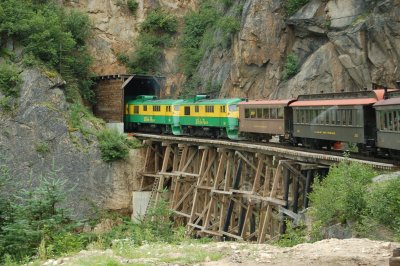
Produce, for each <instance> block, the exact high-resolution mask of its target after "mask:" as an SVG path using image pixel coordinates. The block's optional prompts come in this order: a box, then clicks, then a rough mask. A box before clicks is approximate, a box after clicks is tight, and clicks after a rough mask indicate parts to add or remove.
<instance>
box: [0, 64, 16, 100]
mask: <svg viewBox="0 0 400 266" xmlns="http://www.w3.org/2000/svg"><path fill="white" fill-rule="evenodd" d="M20 85H21V78H20V77H19V71H18V69H17V68H16V67H15V66H13V65H11V64H6V63H2V64H0V92H1V94H3V96H5V97H18V96H19V91H20Z"/></svg>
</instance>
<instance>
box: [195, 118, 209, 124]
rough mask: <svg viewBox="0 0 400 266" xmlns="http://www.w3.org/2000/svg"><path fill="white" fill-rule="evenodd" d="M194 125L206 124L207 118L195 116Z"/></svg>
mask: <svg viewBox="0 0 400 266" xmlns="http://www.w3.org/2000/svg"><path fill="white" fill-rule="evenodd" d="M195 124H196V125H208V120H206V119H204V118H196V120H195Z"/></svg>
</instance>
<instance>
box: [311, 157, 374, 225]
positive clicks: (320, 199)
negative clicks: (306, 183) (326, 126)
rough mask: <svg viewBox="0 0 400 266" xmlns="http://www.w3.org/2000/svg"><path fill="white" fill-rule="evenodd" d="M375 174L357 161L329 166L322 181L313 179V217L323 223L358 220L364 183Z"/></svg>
mask: <svg viewBox="0 0 400 266" xmlns="http://www.w3.org/2000/svg"><path fill="white" fill-rule="evenodd" d="M375 175H376V173H375V172H374V171H373V170H372V169H371V168H370V167H368V166H365V165H362V164H360V163H356V162H352V163H349V162H347V161H344V162H341V163H339V164H338V165H337V166H333V167H331V169H330V171H329V174H328V175H327V176H326V177H325V178H324V179H323V180H322V181H318V180H315V181H314V185H313V192H312V193H311V194H310V202H311V206H312V212H311V213H312V215H313V217H315V218H316V220H317V221H321V222H322V224H323V225H331V224H334V223H338V222H342V223H345V222H346V221H352V222H357V221H361V218H362V215H363V213H364V212H365V208H366V204H367V203H366V199H365V194H366V192H367V185H368V184H369V183H370V182H371V179H372V177H374V176H375Z"/></svg>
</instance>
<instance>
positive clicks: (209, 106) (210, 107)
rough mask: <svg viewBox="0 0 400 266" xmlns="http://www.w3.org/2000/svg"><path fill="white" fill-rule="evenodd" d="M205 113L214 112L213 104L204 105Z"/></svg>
mask: <svg viewBox="0 0 400 266" xmlns="http://www.w3.org/2000/svg"><path fill="white" fill-rule="evenodd" d="M206 113H214V106H213V105H206Z"/></svg>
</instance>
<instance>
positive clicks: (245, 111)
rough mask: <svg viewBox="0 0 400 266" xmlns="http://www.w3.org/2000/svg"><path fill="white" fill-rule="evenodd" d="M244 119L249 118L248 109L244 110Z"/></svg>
mask: <svg viewBox="0 0 400 266" xmlns="http://www.w3.org/2000/svg"><path fill="white" fill-rule="evenodd" d="M244 118H250V109H248V108H246V109H244Z"/></svg>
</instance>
